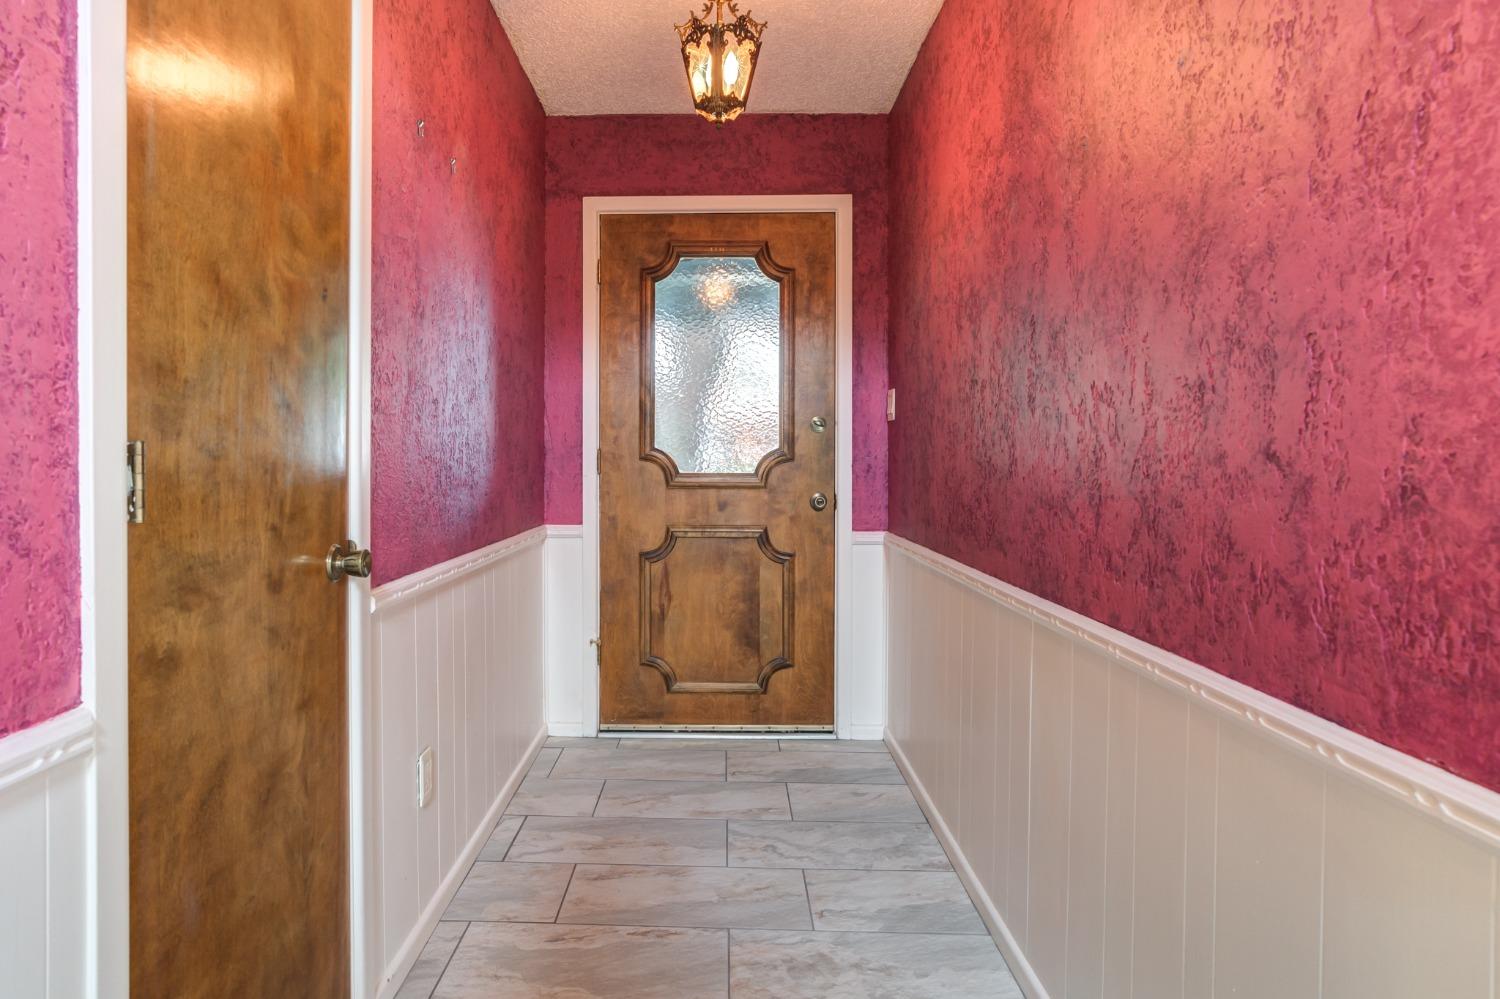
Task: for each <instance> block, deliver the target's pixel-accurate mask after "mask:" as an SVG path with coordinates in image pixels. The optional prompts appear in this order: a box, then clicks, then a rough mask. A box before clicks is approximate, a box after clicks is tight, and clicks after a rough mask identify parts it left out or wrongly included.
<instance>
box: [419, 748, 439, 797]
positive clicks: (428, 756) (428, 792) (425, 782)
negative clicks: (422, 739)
mask: <svg viewBox="0 0 1500 999" xmlns="http://www.w3.org/2000/svg"><path fill="white" fill-rule="evenodd" d="M436 787H437V771H436V767H435V763H434V758H433V755H432V747H431V746H428V747H427V748H426V749H424V750H422V752H421V754H420V755H419V756H418V757H417V807H418V808H426V807H427V806H428V804H430V803H431V801H432V794H433V791H434V790H435V788H436Z"/></svg>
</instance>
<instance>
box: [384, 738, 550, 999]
mask: <svg viewBox="0 0 1500 999" xmlns="http://www.w3.org/2000/svg"><path fill="white" fill-rule="evenodd" d="M546 741H547V731H546V729H543V730H542V731H540V732H538V733H537V734H536V737H535V738H534V739H532V740H531V746H530V748H528V749H527V751H526V755H525V757H523V758H522V760H521V762H520V764H519V765H517V767H516V769H515V770H514V771H513V772H512V773H511V775H510V777H508V778H507V779H506V781H505V787H504V788H503V789H502V790H501V792H500V795H499V797H497V798H496V799H495V803H494V804H493V805H491V806H490V809H489V811H488V812H486V813H485V816H484V819H483V821H481V822H480V824H479V828H478V829H476V830H474V835H473V836H471V837H470V838H469V842H468V843H466V844H465V845H464V849H463V852H462V853H461V854H459V857H458V860H457V861H456V862H455V863H454V864H453V866H452V867H451V868H449V870H448V873H447V874H446V875H445V876H444V878H443V881H442V884H441V885H439V886H438V891H437V894H436V895H434V896H433V898H432V901H430V902H428V903H427V907H426V908H425V909H423V910H422V915H421V917H420V918H419V919H418V920H417V925H416V926H414V927H413V928H412V931H411V933H410V934H408V935H407V938H406V941H405V942H404V943H403V944H402V945H401V948H400V949H399V950H398V951H397V952H396V955H395V957H394V958H393V959H392V961H391V964H390V967H389V968H388V969H387V970H386V975H385V977H384V979H383V981H382V982H381V986H380V991H379V993H378V997H379V999H390V997H391V996H394V995H395V994H396V993H397V992H398V991H400V989H401V983H402V982H404V981H405V980H406V976H407V974H408V973H409V972H410V971H411V969H412V965H414V964H416V963H417V958H419V957H421V956H422V948H423V947H424V946H426V945H427V938H428V937H430V936H432V931H433V930H435V929H437V924H438V922H439V921H440V920H441V919H442V917H443V912H444V911H445V910H446V909H447V908H448V905H449V903H451V902H452V901H453V896H454V895H456V894H458V889H459V886H460V885H462V884H463V881H464V877H465V875H467V874H468V873H469V868H470V867H472V866H474V861H475V860H476V859H477V858H478V857H479V851H480V850H483V849H484V844H485V843H487V842H488V841H489V838H490V834H491V833H493V832H494V830H495V826H496V825H497V824H498V823H499V821H500V816H501V815H503V814H505V806H506V805H508V804H510V799H511V798H512V797H514V796H515V793H516V790H517V789H518V788H519V787H520V786H521V781H523V780H525V779H526V772H527V771H528V770H530V769H531V765H532V763H534V762H535V761H536V756H537V753H539V752H541V749H542V744H543V743H544V742H546Z"/></svg>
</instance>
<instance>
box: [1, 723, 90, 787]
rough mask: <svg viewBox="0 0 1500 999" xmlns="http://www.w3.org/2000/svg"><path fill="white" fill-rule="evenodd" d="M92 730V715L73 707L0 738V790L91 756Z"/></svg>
mask: <svg viewBox="0 0 1500 999" xmlns="http://www.w3.org/2000/svg"><path fill="white" fill-rule="evenodd" d="M95 729H96V726H95V724H94V715H93V713H92V712H90V711H89V710H88V708H84V707H77V708H74V709H73V710H71V711H69V712H67V713H65V714H61V715H58V716H57V717H56V718H50V719H48V720H47V721H44V722H42V723H41V724H40V725H34V726H32V727H31V728H27V729H22V730H21V731H19V732H15V733H13V734H11V735H8V736H6V737H5V738H3V739H0V791H5V790H7V789H8V788H11V787H14V786H15V785H17V784H20V783H21V782H23V781H26V780H30V779H31V778H33V777H36V776H38V775H40V774H43V773H46V772H47V771H48V770H51V769H53V768H54V767H56V766H58V765H60V764H62V763H66V762H67V761H68V760H71V759H75V758H77V757H79V756H83V755H85V754H88V753H92V752H93V751H94V733H95Z"/></svg>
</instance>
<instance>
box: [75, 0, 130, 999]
mask: <svg viewBox="0 0 1500 999" xmlns="http://www.w3.org/2000/svg"><path fill="white" fill-rule="evenodd" d="M125 39H126V3H125V0H84V2H83V3H81V4H80V5H79V9H78V507H79V509H78V515H79V516H78V522H79V549H80V560H81V570H82V574H81V584H82V586H81V594H80V607H79V612H80V615H79V616H80V620H81V624H82V634H81V639H82V657H81V658H82V681H83V709H84V710H86V711H87V712H88V713H89V714H90V715H91V716H92V720H93V723H94V725H95V735H94V742H93V744H94V754H95V756H94V760H93V761H92V763H91V764H90V766H89V772H88V777H87V788H86V791H85V794H86V798H87V802H88V811H87V814H86V817H85V820H84V821H85V830H84V837H85V850H86V853H87V861H86V867H87V870H86V872H85V876H84V881H85V889H84V891H85V906H86V909H85V921H86V923H87V925H86V927H85V932H84V936H85V940H86V944H85V947H84V951H85V952H84V953H83V954H80V955H79V956H78V957H79V960H81V961H82V962H83V964H84V974H83V979H84V982H85V985H86V987H87V989H88V992H89V994H90V995H93V996H97V997H101V999H109V997H115V996H118V997H124V996H125V994H126V992H127V990H128V989H129V983H130V880H129V879H130V811H129V809H130V792H129V785H128V780H129V773H130V770H129V759H128V755H127V754H128V750H129V738H128V731H127V722H128V719H127V704H128V702H127V696H126V683H127V678H128V676H129V667H128V651H127V645H126V640H127V634H126V620H127V618H126V591H127V580H128V564H127V560H126V558H127V548H126V545H127V541H126V524H125V515H124V487H123V479H124V460H125V459H124V447H125V441H126V439H127V434H128V427H127V426H126V410H125V385H126V380H125V354H126V325H125V318H126V313H125V304H126V244H127V235H126V219H125V207H126V194H127V192H126V159H125V157H126V110H125Z"/></svg>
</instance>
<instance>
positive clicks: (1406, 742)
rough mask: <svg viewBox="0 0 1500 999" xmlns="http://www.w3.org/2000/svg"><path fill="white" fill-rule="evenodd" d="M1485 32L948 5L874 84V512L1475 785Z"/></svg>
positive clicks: (950, 551)
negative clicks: (891, 406) (888, 88)
mask: <svg viewBox="0 0 1500 999" xmlns="http://www.w3.org/2000/svg"><path fill="white" fill-rule="evenodd" d="M1497 43H1500V6H1496V5H1495V4H1493V3H1489V2H1482V0H1401V2H1395V0H1375V2H1373V3H1372V2H1369V0H1292V2H1272V0H1151V2H1147V3H1142V2H1140V0H1081V2H1073V3H1065V2H1062V0H1034V2H1028V3H1007V4H996V3H993V2H991V0H948V3H947V5H946V6H945V8H944V10H943V12H942V14H941V15H940V16H939V18H938V21H937V23H936V25H935V26H934V28H933V31H932V33H931V35H930V37H929V38H928V40H927V43H926V45H925V47H924V48H923V50H922V54H921V56H920V58H919V59H918V61H917V64H916V67H915V68H914V70H913V72H912V75H911V77H910V79H909V80H908V81H907V84H906V87H905V89H904V91H903V93H902V96H901V98H900V100H899V102H898V104H897V106H896V108H895V110H894V112H893V114H892V117H891V149H892V180H891V190H892V191H893V192H894V196H893V198H892V226H891V245H892V258H891V259H892V266H891V273H892V280H891V299H892V309H891V317H892V319H891V332H890V341H891V371H892V377H893V382H894V384H895V386H896V388H897V392H898V396H899V398H900V399H901V400H902V403H901V407H900V413H899V419H898V421H897V422H896V423H895V424H894V425H893V426H892V428H891V468H892V475H891V491H890V501H891V528H892V530H893V531H895V532H896V533H898V534H901V535H903V536H905V537H908V538H911V539H912V540H915V541H917V542H919V543H921V544H924V545H927V546H930V547H932V548H934V549H936V550H938V551H941V552H943V553H945V554H947V555H950V556H952V557H954V558H957V559H960V560H962V561H963V562H966V563H968V564H970V565H973V566H976V567H978V568H980V569H982V570H984V571H986V572H988V573H991V574H993V575H996V576H999V577H1001V578H1003V579H1005V580H1007V581H1009V582H1012V583H1014V584H1016V585H1018V586H1021V587H1024V588H1025V589H1027V590H1030V591H1032V592H1035V593H1038V594H1040V595H1041V596H1044V597H1046V598H1049V599H1051V600H1055V601H1057V602H1059V603H1062V604H1064V605H1066V606H1069V607H1071V608H1073V609H1075V610H1078V611H1081V612H1083V613H1085V614H1088V615H1090V616H1092V617H1094V618H1096V619H1099V620H1102V621H1105V622H1107V623H1109V624H1111V625H1113V626H1115V627H1118V628H1120V629H1122V630H1124V631H1127V632H1130V633H1132V634H1135V635H1138V636H1140V637H1142V638H1145V639H1147V640H1149V641H1151V642H1153V643H1156V644H1157V645H1160V646H1164V647H1165V648H1167V649H1170V650H1172V651H1174V652H1177V653H1180V654H1182V655H1184V656H1186V657H1188V658H1190V659H1193V660H1196V661H1198V662H1200V663H1203V664H1204V665H1206V666H1209V667H1211V668H1213V669H1216V670H1219V671H1221V672H1223V673H1225V674H1228V675H1229V676H1231V677H1234V678H1235V679H1238V680H1241V681H1244V682H1246V683H1248V684H1251V685H1253V686H1255V687H1258V688H1260V689H1261V690H1263V691H1266V692H1267V693H1270V694H1273V695H1275V696H1277V697H1280V698H1283V699H1286V700H1288V701H1291V702H1292V703H1294V704H1297V705H1300V706H1302V707H1304V708H1307V709H1309V710H1311V711H1314V712H1316V713H1318V714H1320V715H1323V716H1324V717H1327V718H1329V719H1332V720H1333V721H1335V722H1338V723H1341V724H1343V725H1346V726H1348V727H1350V728H1353V729H1355V730H1356V731H1359V732H1361V733H1363V734H1365V735H1368V736H1371V737H1373V738H1375V739H1377V740H1379V741H1381V742H1384V743H1386V744H1388V745H1391V746H1394V747H1396V748H1397V749H1401V750H1404V751H1406V752H1408V753H1411V754H1414V755H1416V756H1419V757H1422V758H1425V759H1427V760H1430V761H1432V762H1434V763H1437V764H1439V765H1441V766H1444V767H1446V768H1448V769H1450V770H1453V771H1455V772H1457V773H1458V774H1460V775H1462V776H1465V777H1468V778H1471V779H1473V780H1476V781H1479V782H1482V783H1484V784H1487V785H1489V786H1490V787H1493V788H1500V645H1497V639H1500V544H1497V542H1500V462H1497V461H1496V459H1495V451H1496V449H1497V446H1500V276H1497V266H1500V104H1497V102H1496V101H1495V80H1496V79H1497V78H1500V44H1497ZM975 66H977V67H981V69H980V71H977V72H962V73H959V72H954V70H955V68H958V67H975Z"/></svg>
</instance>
